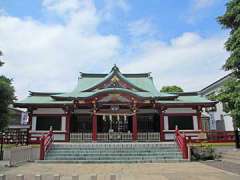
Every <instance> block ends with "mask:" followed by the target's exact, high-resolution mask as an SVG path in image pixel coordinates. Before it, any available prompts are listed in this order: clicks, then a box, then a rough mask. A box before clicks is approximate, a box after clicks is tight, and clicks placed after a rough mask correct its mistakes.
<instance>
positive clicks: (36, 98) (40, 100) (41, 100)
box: [15, 95, 72, 106]
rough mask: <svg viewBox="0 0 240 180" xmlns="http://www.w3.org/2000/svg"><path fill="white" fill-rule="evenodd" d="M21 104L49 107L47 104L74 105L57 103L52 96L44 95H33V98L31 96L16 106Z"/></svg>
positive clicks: (62, 102) (68, 102) (64, 102)
mask: <svg viewBox="0 0 240 180" xmlns="http://www.w3.org/2000/svg"><path fill="white" fill-rule="evenodd" d="M21 104H29V105H32V104H39V105H47V104H51V105H59V104H62V105H64V104H72V101H56V100H55V99H53V98H52V97H51V96H49V95H48V96H47V95H45V96H43V95H33V96H29V97H27V98H26V99H23V100H20V101H17V102H16V103H15V105H16V106H21Z"/></svg>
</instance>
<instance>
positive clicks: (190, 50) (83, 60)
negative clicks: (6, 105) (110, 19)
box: [0, 0, 227, 98]
mask: <svg viewBox="0 0 240 180" xmlns="http://www.w3.org/2000/svg"><path fill="white" fill-rule="evenodd" d="M67 2H68V3H70V4H69V5H64V6H63V5H62V3H63V4H64V3H67ZM44 7H45V8H47V9H48V11H51V13H57V14H58V15H60V14H61V16H59V17H60V18H61V17H63V20H64V23H55V24H49V23H48V24H45V23H42V22H39V21H37V20H34V19H24V18H23V19H22V18H17V17H13V16H8V15H5V14H4V15H0V49H1V50H2V51H3V53H4V59H5V62H6V63H5V65H4V66H3V67H1V69H0V70H1V73H2V72H3V73H4V74H6V75H7V76H9V77H11V78H13V79H14V85H15V88H16V94H17V96H18V97H19V98H23V97H25V96H26V95H27V91H28V90H33V91H69V90H71V89H72V88H73V87H74V86H75V84H76V81H77V76H78V72H79V71H91V72H98V73H99V72H103V71H104V72H108V71H109V70H110V68H111V66H112V65H113V64H114V63H116V60H118V62H119V64H121V65H122V66H120V70H123V71H124V72H132V73H136V72H153V78H154V79H155V82H156V85H157V87H160V86H163V85H171V84H177V85H180V86H182V87H184V89H185V90H199V89H200V88H202V87H204V86H205V85H208V84H209V83H211V82H212V81H214V80H216V78H218V77H220V76H221V75H223V74H222V71H220V68H221V65H222V64H223V62H224V59H225V58H226V56H227V53H226V52H225V51H224V48H223V44H224V41H225V39H226V38H225V37H224V36H218V37H210V38H203V37H201V36H200V35H199V34H197V33H192V32H187V33H183V34H182V35H180V36H178V37H176V38H173V39H171V40H169V41H168V42H163V41H158V40H154V39H153V38H150V39H140V41H132V42H131V43H130V44H122V41H121V39H120V37H118V36H116V35H110V34H109V35H102V34H100V33H99V32H98V27H99V25H101V23H102V18H104V17H103V16H102V15H101V13H99V10H97V9H96V7H95V5H94V4H93V3H92V1H87V0H86V1H85V0H84V2H83V1H74V0H69V1H64V0H59V1H53V0H51V1H50V0H45V1H44ZM123 7H124V6H123ZM140 22H141V21H140ZM144 22H145V23H146V24H147V23H148V21H147V20H146V21H144V20H143V22H142V24H144ZM136 24H138V26H141V25H139V24H141V23H136ZM146 24H145V26H146V27H145V28H143V30H141V31H139V32H138V34H139V36H140V35H141V34H142V35H144V33H147V32H148V31H151V30H152V28H151V25H146ZM126 28H129V27H126ZM133 29H134V28H132V30H133ZM133 32H135V33H136V29H135V30H133ZM135 38H138V37H135ZM123 47H124V48H123ZM126 47H129V48H130V49H128V48H126Z"/></svg>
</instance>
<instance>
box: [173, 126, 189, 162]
mask: <svg viewBox="0 0 240 180" xmlns="http://www.w3.org/2000/svg"><path fill="white" fill-rule="evenodd" d="M175 136H176V142H177V145H178V147H179V150H180V151H181V152H182V155H183V159H188V148H187V139H186V136H185V135H184V134H181V133H180V132H179V129H178V127H176V130H175Z"/></svg>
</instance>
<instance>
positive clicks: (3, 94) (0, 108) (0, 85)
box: [0, 51, 15, 130]
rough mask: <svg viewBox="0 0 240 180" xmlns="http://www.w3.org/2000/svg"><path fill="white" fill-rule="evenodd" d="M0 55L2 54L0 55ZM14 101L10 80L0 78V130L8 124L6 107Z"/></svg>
mask: <svg viewBox="0 0 240 180" xmlns="http://www.w3.org/2000/svg"><path fill="white" fill-rule="evenodd" d="M0 52H1V51H0ZM0 55H2V53H0ZM2 65H3V62H2V61H0V66H2ZM14 99H15V97H14V87H13V86H12V80H11V79H9V78H7V77H5V76H0V130H2V129H4V128H5V127H6V126H7V124H8V119H9V116H10V114H9V110H8V106H9V105H10V104H11V103H13V100H14Z"/></svg>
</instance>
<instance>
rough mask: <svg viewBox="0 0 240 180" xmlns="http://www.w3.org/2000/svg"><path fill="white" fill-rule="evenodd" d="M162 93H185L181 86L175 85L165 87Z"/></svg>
mask: <svg viewBox="0 0 240 180" xmlns="http://www.w3.org/2000/svg"><path fill="white" fill-rule="evenodd" d="M160 92H166V93H177V92H183V89H182V88H181V87H179V86H176V85H173V86H163V87H162V89H161V90H160Z"/></svg>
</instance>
